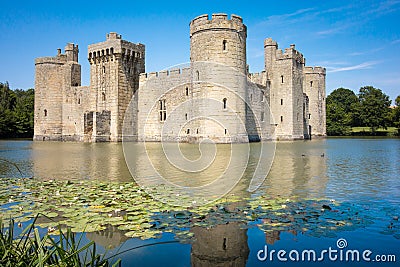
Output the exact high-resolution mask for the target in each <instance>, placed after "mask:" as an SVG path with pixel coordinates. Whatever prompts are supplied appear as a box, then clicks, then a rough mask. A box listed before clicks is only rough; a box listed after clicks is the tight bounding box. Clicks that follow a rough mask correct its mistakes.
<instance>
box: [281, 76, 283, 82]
mask: <svg viewBox="0 0 400 267" xmlns="http://www.w3.org/2000/svg"><path fill="white" fill-rule="evenodd" d="M281 82H282V83H283V75H281Z"/></svg>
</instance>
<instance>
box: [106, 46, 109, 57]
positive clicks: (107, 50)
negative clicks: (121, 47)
mask: <svg viewBox="0 0 400 267" xmlns="http://www.w3.org/2000/svg"><path fill="white" fill-rule="evenodd" d="M106 54H107V56H108V55H109V54H110V49H108V48H107V49H106Z"/></svg>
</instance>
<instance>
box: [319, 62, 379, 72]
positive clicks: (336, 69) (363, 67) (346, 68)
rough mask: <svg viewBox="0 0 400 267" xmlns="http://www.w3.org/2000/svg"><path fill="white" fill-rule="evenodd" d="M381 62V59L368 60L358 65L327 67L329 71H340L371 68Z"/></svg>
mask: <svg viewBox="0 0 400 267" xmlns="http://www.w3.org/2000/svg"><path fill="white" fill-rule="evenodd" d="M378 63H380V62H379V61H368V62H364V63H361V64H358V65H353V66H347V67H340V68H336V67H327V70H328V72H331V73H332V72H340V71H349V70H361V69H370V68H371V67H372V66H374V65H376V64H378Z"/></svg>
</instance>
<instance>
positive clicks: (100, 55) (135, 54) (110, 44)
mask: <svg viewBox="0 0 400 267" xmlns="http://www.w3.org/2000/svg"><path fill="white" fill-rule="evenodd" d="M113 56H118V57H122V58H124V59H126V60H128V61H129V60H138V59H143V60H144V57H145V46H144V45H143V44H141V43H137V44H135V43H131V42H128V41H125V40H122V36H121V35H120V34H118V33H115V32H111V33H108V34H107V35H106V41H104V42H100V43H96V44H91V45H89V47H88V60H89V62H90V63H91V64H92V63H95V62H99V61H102V60H109V59H111V57H113Z"/></svg>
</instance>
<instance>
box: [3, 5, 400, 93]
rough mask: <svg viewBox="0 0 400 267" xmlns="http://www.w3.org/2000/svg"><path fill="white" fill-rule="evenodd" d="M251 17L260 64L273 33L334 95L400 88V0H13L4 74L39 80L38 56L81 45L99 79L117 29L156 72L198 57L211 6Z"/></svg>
mask: <svg viewBox="0 0 400 267" xmlns="http://www.w3.org/2000/svg"><path fill="white" fill-rule="evenodd" d="M206 13H207V14H211V13H227V14H232V13H234V14H237V15H240V16H242V17H243V20H244V23H245V24H246V25H247V28H248V38H247V60H248V64H249V65H250V71H252V72H259V71H261V70H262V69H263V66H264V58H263V40H264V39H265V38H267V37H272V38H273V39H275V40H276V41H277V42H278V44H279V47H280V48H286V47H289V45H290V44H292V43H295V44H296V48H297V49H298V50H299V51H300V52H302V53H303V54H304V56H305V57H306V60H307V61H306V63H307V65H309V66H314V65H318V66H324V67H326V68H327V72H328V73H327V94H329V93H330V92H331V91H332V90H334V89H336V88H338V87H346V88H350V89H352V90H354V91H355V92H358V90H359V88H360V87H361V86H364V85H373V86H375V87H378V88H380V89H382V90H383V91H384V92H385V93H386V94H388V95H389V96H390V98H391V99H392V100H393V99H394V98H395V97H396V96H397V95H400V52H399V50H400V27H399V26H400V19H399V18H400V0H383V1H370V0H362V1H361V0H360V1H350V0H346V1H343V0H337V1H321V0H319V1H314V0H308V1H288V0H283V1H266V0H264V1H232V0H224V1H222V0H201V1H199V0H197V1H191V0H187V1H132V0H131V1H118V0H114V1H101V0H98V1H63V0H59V1H3V2H2V4H1V9H0V32H1V39H0V40H1V41H0V55H1V64H0V82H5V81H8V82H9V83H10V86H11V88H13V89H16V88H22V89H27V88H31V87H33V86H34V59H35V58H36V57H42V56H53V55H55V54H56V52H57V51H56V49H57V48H59V47H60V48H64V46H65V44H66V43H67V42H73V43H76V44H78V45H79V47H80V54H79V62H80V63H81V64H82V84H83V85H89V64H88V62H87V46H88V45H89V44H92V43H96V42H100V41H103V40H105V35H106V33H108V32H111V31H115V32H118V33H120V34H122V37H123V39H126V40H128V41H132V42H135V43H137V42H140V43H143V44H145V45H146V71H147V72H150V71H157V70H161V69H165V68H168V67H169V66H172V65H176V64H180V63H184V62H187V61H188V60H189V41H190V40H189V22H190V20H191V19H193V18H194V17H196V16H198V15H201V14H206Z"/></svg>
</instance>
